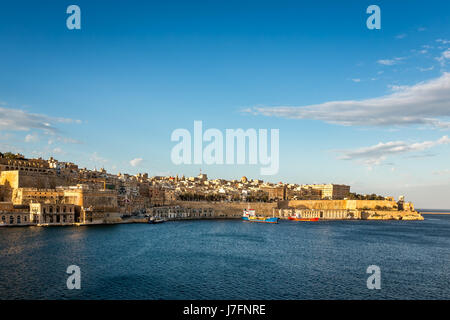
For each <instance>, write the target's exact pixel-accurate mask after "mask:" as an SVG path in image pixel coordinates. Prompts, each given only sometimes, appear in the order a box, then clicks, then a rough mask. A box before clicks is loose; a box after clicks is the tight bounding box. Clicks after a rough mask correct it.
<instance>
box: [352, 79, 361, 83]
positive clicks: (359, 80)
mask: <svg viewBox="0 0 450 320" xmlns="http://www.w3.org/2000/svg"><path fill="white" fill-rule="evenodd" d="M352 81H353V82H361V79H359V78H356V79H352Z"/></svg>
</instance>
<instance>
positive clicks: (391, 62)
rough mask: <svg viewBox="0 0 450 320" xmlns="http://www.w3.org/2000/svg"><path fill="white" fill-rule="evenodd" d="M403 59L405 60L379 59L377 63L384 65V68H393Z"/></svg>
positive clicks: (400, 58)
mask: <svg viewBox="0 0 450 320" xmlns="http://www.w3.org/2000/svg"><path fill="white" fill-rule="evenodd" d="M404 59H405V58H404V57H398V58H394V59H380V60H378V61H377V63H378V64H381V65H384V66H393V65H395V64H397V63H399V62H400V61H402V60H404Z"/></svg>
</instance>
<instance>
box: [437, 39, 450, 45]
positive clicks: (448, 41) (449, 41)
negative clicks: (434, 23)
mask: <svg viewBox="0 0 450 320" xmlns="http://www.w3.org/2000/svg"><path fill="white" fill-rule="evenodd" d="M436 42H439V43H442V44H449V43H450V40H446V39H436Z"/></svg>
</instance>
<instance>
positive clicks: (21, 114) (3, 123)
mask: <svg viewBox="0 0 450 320" xmlns="http://www.w3.org/2000/svg"><path fill="white" fill-rule="evenodd" d="M57 123H66V124H67V123H81V121H80V120H74V119H68V118H56V117H50V116H47V115H44V114H37V113H29V112H26V111H23V110H19V109H11V108H3V107H0V130H9V131H29V130H31V129H38V130H43V131H45V132H48V133H57V132H59V129H58V128H57V127H56V124H57Z"/></svg>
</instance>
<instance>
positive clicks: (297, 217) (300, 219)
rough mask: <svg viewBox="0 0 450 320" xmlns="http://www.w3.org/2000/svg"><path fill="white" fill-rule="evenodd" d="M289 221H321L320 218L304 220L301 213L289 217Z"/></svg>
mask: <svg viewBox="0 0 450 320" xmlns="http://www.w3.org/2000/svg"><path fill="white" fill-rule="evenodd" d="M288 220H292V221H319V218H303V217H302V216H301V214H300V213H295V214H294V215H293V216H290V217H288Z"/></svg>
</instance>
